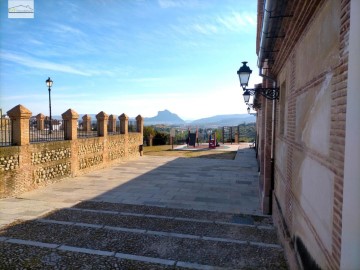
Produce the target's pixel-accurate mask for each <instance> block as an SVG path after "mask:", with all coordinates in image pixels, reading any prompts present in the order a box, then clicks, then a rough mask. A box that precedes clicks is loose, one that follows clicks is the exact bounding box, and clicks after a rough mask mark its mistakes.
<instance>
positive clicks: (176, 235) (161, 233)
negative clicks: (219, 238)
mask: <svg viewBox="0 0 360 270" xmlns="http://www.w3.org/2000/svg"><path fill="white" fill-rule="evenodd" d="M146 234H150V235H158V236H170V237H176V238H186V239H198V240H200V239H201V236H198V235H192V234H183V233H173V232H161V231H150V230H148V231H146Z"/></svg>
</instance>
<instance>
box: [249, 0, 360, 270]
mask: <svg viewBox="0 0 360 270" xmlns="http://www.w3.org/2000/svg"><path fill="white" fill-rule="evenodd" d="M359 14H360V1H358V0H326V1H325V0H302V1H295V0H259V1H258V31H257V48H256V50H257V54H258V65H259V72H260V74H261V75H263V87H273V86H276V87H280V98H279V100H277V101H271V100H267V99H265V98H264V97H262V96H255V102H256V103H258V104H261V109H258V111H257V114H258V117H257V131H258V140H257V142H258V143H257V153H258V155H257V156H258V161H259V167H260V185H259V187H260V194H261V205H262V209H263V212H264V213H272V214H273V217H274V220H275V222H276V223H277V225H278V228H279V232H280V235H281V238H282V241H283V244H284V247H285V250H286V253H287V257H288V259H289V262H290V265H291V266H293V267H296V266H297V265H300V266H301V267H302V268H303V269H317V268H320V269H360V210H359V207H360V195H359V194H360V139H359V138H360V136H358V135H359V134H360V120H359V116H360V109H359V108H360V91H359V89H358V87H357V82H356V80H357V76H359V75H360V53H359V49H360V15H359Z"/></svg>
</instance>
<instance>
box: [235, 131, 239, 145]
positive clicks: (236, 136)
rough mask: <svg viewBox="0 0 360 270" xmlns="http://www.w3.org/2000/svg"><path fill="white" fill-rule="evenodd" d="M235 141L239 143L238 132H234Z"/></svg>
mask: <svg viewBox="0 0 360 270" xmlns="http://www.w3.org/2000/svg"><path fill="white" fill-rule="evenodd" d="M235 143H236V144H239V133H237V132H236V133H235Z"/></svg>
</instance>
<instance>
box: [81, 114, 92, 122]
mask: <svg viewBox="0 0 360 270" xmlns="http://www.w3.org/2000/svg"><path fill="white" fill-rule="evenodd" d="M82 120H84V121H86V120H91V116H90V115H88V114H85V115H84V116H83V117H82Z"/></svg>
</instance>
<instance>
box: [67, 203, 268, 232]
mask: <svg viewBox="0 0 360 270" xmlns="http://www.w3.org/2000/svg"><path fill="white" fill-rule="evenodd" d="M74 208H81V209H93V210H107V211H114V212H124V213H134V214H144V215H157V216H170V217H172V216H175V217H178V218H192V219H199V220H209V221H214V222H216V221H217V222H229V223H234V224H247V225H255V226H272V225H273V222H272V219H271V216H267V215H248V214H234V213H224V212H215V211H204V210H189V209H183V208H167V207H159V206H149V205H136V204H122V203H109V202H99V201H83V202H80V203H79V204H77V205H75V206H74Z"/></svg>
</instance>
